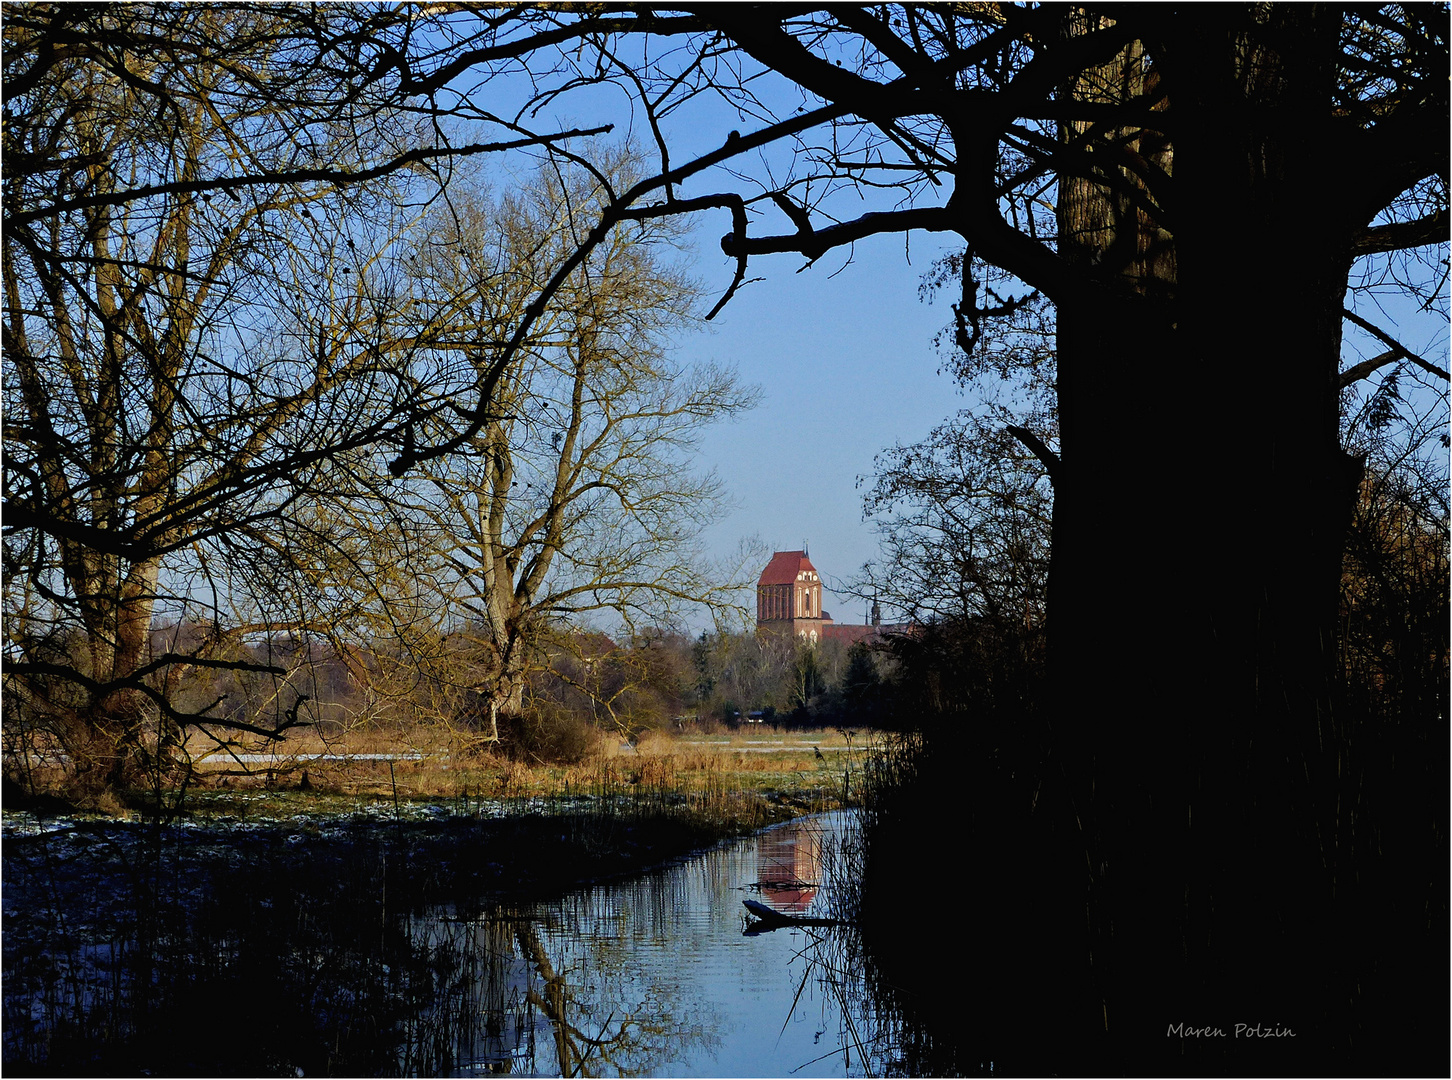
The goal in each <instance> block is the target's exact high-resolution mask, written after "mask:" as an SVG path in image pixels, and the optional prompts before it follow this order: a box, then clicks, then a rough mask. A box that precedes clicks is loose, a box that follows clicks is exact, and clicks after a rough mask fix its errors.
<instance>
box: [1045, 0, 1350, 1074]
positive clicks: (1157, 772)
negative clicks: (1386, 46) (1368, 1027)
mask: <svg viewBox="0 0 1452 1080" xmlns="http://www.w3.org/2000/svg"><path fill="white" fill-rule="evenodd" d="M1286 17H1290V18H1300V19H1301V20H1302V21H1305V22H1307V23H1309V24H1312V25H1309V26H1306V27H1301V28H1300V31H1299V33H1298V34H1297V35H1296V38H1297V39H1298V40H1299V41H1300V42H1301V43H1302V44H1303V46H1305V43H1308V42H1310V43H1318V44H1319V45H1320V46H1321V48H1320V50H1319V52H1318V50H1317V48H1315V47H1305V55H1302V56H1298V57H1296V58H1285V57H1279V56H1275V55H1274V54H1272V53H1270V52H1269V51H1268V50H1265V49H1260V48H1257V47H1255V46H1254V45H1249V44H1247V43H1246V42H1247V40H1248V39H1251V38H1253V37H1254V36H1255V35H1254V34H1246V35H1243V36H1241V35H1234V34H1229V33H1227V32H1225V31H1224V29H1223V28H1222V29H1221V30H1220V32H1219V35H1218V36H1217V34H1216V33H1215V32H1214V28H1213V27H1194V26H1184V27H1183V28H1182V29H1181V31H1180V33H1181V36H1180V37H1179V38H1178V39H1176V40H1171V41H1168V42H1164V43H1161V47H1160V48H1159V49H1157V50H1156V52H1157V55H1158V56H1159V57H1161V58H1162V59H1161V60H1160V62H1159V65H1158V68H1157V74H1158V76H1159V77H1160V78H1162V79H1163V80H1164V89H1165V90H1166V92H1167V94H1168V99H1169V103H1170V108H1171V111H1172V114H1173V117H1174V119H1173V131H1174V136H1175V137H1174V159H1173V163H1172V168H1173V173H1174V206H1173V213H1174V225H1175V228H1174V241H1173V249H1172V250H1166V249H1165V248H1163V247H1161V246H1159V245H1158V244H1157V242H1156V237H1154V236H1152V235H1149V226H1148V225H1147V223H1146V222H1145V220H1144V219H1143V217H1142V216H1141V215H1137V214H1135V213H1133V212H1131V211H1126V208H1125V207H1124V206H1123V205H1122V204H1120V203H1117V202H1116V197H1115V196H1112V195H1110V194H1108V193H1107V191H1106V190H1104V189H1102V188H1099V187H1097V186H1095V185H1094V184H1092V183H1089V182H1087V181H1078V182H1065V183H1064V184H1063V185H1062V186H1061V191H1060V212H1061V230H1062V231H1063V233H1064V236H1063V239H1062V240H1061V252H1062V253H1063V254H1064V255H1065V256H1066V257H1067V258H1069V259H1070V260H1072V261H1074V262H1076V263H1078V264H1079V265H1080V266H1082V267H1083V268H1084V270H1085V273H1086V276H1088V277H1090V278H1092V279H1093V285H1092V287H1091V288H1087V289H1085V290H1084V292H1083V294H1082V295H1080V296H1078V297H1075V298H1072V299H1070V300H1068V301H1066V302H1064V301H1061V302H1060V304H1059V343H1058V344H1059V372H1060V384H1059V407H1060V422H1061V438H1062V465H1061V468H1060V469H1059V474H1058V476H1057V477H1056V487H1055V499H1056V505H1055V519H1054V537H1053V570H1052V579H1051V584H1050V598H1049V599H1050V613H1049V630H1050V640H1051V653H1050V665H1051V676H1052V678H1053V680H1054V685H1055V688H1056V693H1057V695H1058V705H1057V707H1056V708H1055V710H1054V720H1053V722H1054V725H1055V735H1056V740H1057V742H1058V747H1059V749H1060V751H1061V753H1062V760H1063V761H1064V762H1065V766H1066V774H1067V776H1068V778H1069V791H1070V793H1071V796H1072V799H1073V804H1072V812H1074V813H1075V815H1076V818H1077V821H1078V822H1079V823H1080V824H1081V825H1082V828H1083V843H1084V849H1085V853H1086V855H1087V876H1086V877H1083V878H1081V881H1083V888H1084V896H1085V903H1086V905H1087V911H1088V918H1089V925H1090V931H1091V944H1090V948H1091V953H1092V957H1091V963H1092V970H1093V972H1094V978H1095V982H1096V984H1097V987H1098V990H1099V996H1100V1000H1099V1001H1097V1002H1095V1003H1094V1005H1093V1007H1092V1008H1093V1011H1094V1012H1097V1013H1099V1014H1100V1015H1099V1016H1096V1017H1092V1018H1091V1019H1092V1020H1095V1021H1098V1023H1099V1024H1100V1025H1101V1027H1102V1029H1103V1030H1104V1031H1105V1032H1106V1035H1107V1048H1108V1050H1109V1053H1110V1054H1111V1055H1112V1060H1113V1061H1116V1062H1120V1063H1123V1062H1125V1061H1127V1060H1133V1059H1141V1060H1143V1059H1153V1058H1160V1057H1165V1058H1167V1059H1174V1058H1178V1057H1179V1056H1180V1055H1181V1054H1184V1055H1186V1056H1185V1057H1184V1058H1183V1059H1182V1060H1183V1061H1184V1063H1185V1065H1182V1066H1181V1068H1183V1067H1185V1066H1189V1067H1191V1068H1193V1067H1194V1066H1193V1064H1192V1063H1193V1062H1195V1061H1222V1060H1223V1061H1225V1062H1231V1061H1232V1060H1234V1059H1233V1054H1234V1053H1235V1050H1236V1040H1235V1039H1234V1034H1235V1032H1234V1026H1235V1025H1236V1024H1241V1023H1244V1024H1249V1025H1256V1024H1259V1025H1262V1027H1264V1026H1265V1025H1271V1026H1278V1027H1279V1028H1282V1029H1291V1030H1294V1031H1296V1037H1295V1038H1294V1039H1292V1038H1289V1037H1287V1038H1276V1039H1267V1040H1264V1041H1263V1043H1261V1044H1259V1045H1258V1050H1259V1051H1260V1052H1258V1053H1257V1054H1256V1055H1255V1056H1254V1057H1253V1058H1243V1059H1241V1061H1240V1062H1239V1064H1235V1065H1229V1064H1227V1065H1226V1066H1224V1067H1229V1068H1232V1069H1238V1068H1243V1067H1247V1066H1249V1065H1250V1063H1251V1062H1252V1061H1253V1062H1254V1065H1253V1066H1252V1067H1255V1068H1264V1069H1269V1070H1272V1071H1275V1069H1276V1067H1277V1066H1276V1065H1275V1064H1274V1063H1275V1062H1276V1061H1277V1060H1284V1061H1286V1062H1287V1063H1292V1062H1297V1061H1299V1062H1301V1063H1302V1064H1303V1065H1304V1064H1305V1063H1306V1062H1307V1060H1308V1058H1307V1053H1306V1052H1307V1051H1308V1050H1311V1048H1312V1046H1315V1047H1316V1048H1317V1049H1318V1050H1320V1051H1321V1052H1328V1051H1329V1049H1330V1048H1331V1047H1332V1046H1333V1045H1334V1044H1335V1043H1336V1041H1337V1039H1338V1037H1339V1036H1338V1033H1337V1031H1336V1018H1335V1015H1334V1013H1335V1010H1336V1005H1335V1004H1334V1003H1333V1002H1332V1000H1330V998H1329V997H1328V996H1327V995H1326V994H1325V993H1324V991H1325V989H1326V988H1327V987H1328V986H1329V985H1330V984H1329V983H1328V976H1329V975H1330V974H1331V971H1330V968H1331V967H1333V966H1334V954H1333V952H1332V950H1330V949H1328V948H1327V942H1328V941H1329V940H1330V938H1329V937H1328V934H1329V933H1330V931H1331V927H1330V925H1329V922H1330V917H1331V903H1332V897H1333V884H1334V871H1335V862H1334V858H1335V853H1334V852H1333V851H1332V850H1331V849H1330V847H1329V844H1328V839H1329V837H1330V836H1331V835H1332V829H1331V828H1330V826H1331V825H1332V822H1330V821H1329V820H1328V819H1327V815H1328V813H1330V812H1331V810H1332V809H1333V808H1332V807H1331V806H1329V805H1328V801H1329V800H1328V796H1334V772H1330V771H1328V770H1334V753H1333V750H1332V744H1333V742H1334V736H1333V732H1332V731H1331V728H1330V721H1331V716H1330V711H1329V710H1330V703H1331V692H1330V690H1331V684H1330V675H1331V666H1330V662H1331V646H1330V643H1331V636H1332V629H1333V625H1332V619H1333V615H1334V605H1335V598H1336V588H1337V581H1338V573H1339V566H1340V555H1341V548H1342V542H1343V538H1344V532H1345V525H1346V522H1347V520H1348V518H1349V512H1350V509H1351V500H1352V497H1353V492H1354V485H1355V481H1356V477H1357V474H1358V471H1359V470H1358V469H1357V467H1356V466H1355V463H1351V462H1348V461H1347V459H1346V456H1345V455H1344V454H1343V453H1342V451H1341V449H1340V447H1339V444H1338V438H1337V399H1336V393H1337V384H1336V372H1337V360H1338V357H1339V345H1340V326H1341V318H1340V310H1341V306H1342V294H1343V291H1344V288H1345V282H1346V273H1347V269H1348V263H1347V261H1346V259H1345V257H1344V251H1345V247H1344V244H1345V237H1346V235H1347V234H1346V233H1344V232H1341V231H1339V230H1337V229H1334V228H1328V222H1334V221H1335V220H1336V217H1337V215H1336V214H1335V212H1334V208H1333V207H1331V206H1328V205H1324V204H1325V202H1326V199H1325V197H1324V196H1318V194H1317V193H1318V191H1320V190H1321V189H1320V183H1319V178H1320V175H1321V171H1322V170H1323V169H1324V168H1325V167H1326V166H1327V165H1328V164H1329V162H1328V161H1326V160H1325V159H1324V158H1323V147H1326V146H1329V145H1330V141H1329V139H1326V138H1324V137H1323V136H1324V132H1323V131H1322V130H1321V125H1323V124H1324V123H1325V120H1324V113H1325V112H1326V109H1325V101H1326V100H1329V83H1328V80H1329V79H1330V77H1331V74H1332V68H1331V66H1330V61H1331V60H1333V59H1334V57H1335V50H1336V38H1335V31H1336V25H1337V22H1336V19H1335V17H1334V16H1333V17H1331V18H1329V19H1326V18H1324V17H1322V16H1320V15H1318V14H1317V13H1316V12H1315V11H1314V10H1313V9H1300V11H1299V14H1298V13H1296V12H1293V13H1291V14H1290V15H1288V16H1286ZM1317 20H1320V25H1317ZM1206 21H1207V22H1214V21H1216V20H1215V19H1209V20H1206ZM1219 21H1221V22H1223V19H1221V20H1219ZM1318 35H1319V36H1318ZM1328 35H1329V36H1328ZM1318 56H1319V57H1321V58H1324V60H1325V61H1326V62H1325V64H1318V62H1317V59H1318ZM1129 59H1130V60H1131V61H1132V60H1133V59H1134V58H1133V57H1130V58H1129ZM1252 118H1258V119H1259V120H1260V121H1264V122H1263V123H1261V124H1260V126H1257V124H1256V123H1254V122H1252ZM1267 118H1269V120H1267ZM1318 200H1319V202H1320V203H1321V205H1315V206H1310V205H1307V203H1308V202H1317V201H1318ZM1338 237H1339V238H1340V241H1341V245H1342V246H1340V247H1338V246H1337V244H1338ZM1117 253H1123V254H1117ZM1339 989H1344V988H1339ZM1179 1023H1184V1024H1185V1025H1187V1026H1190V1027H1196V1028H1199V1027H1204V1026H1206V1025H1209V1026H1213V1027H1217V1028H1220V1029H1223V1030H1224V1031H1225V1032H1226V1034H1227V1039H1225V1040H1220V1039H1190V1040H1181V1039H1178V1038H1172V1037H1167V1031H1168V1029H1169V1028H1170V1026H1172V1025H1175V1024H1179ZM1241 1045H1242V1046H1243V1045H1244V1044H1243V1043H1242V1044H1241ZM1292 1047H1293V1048H1294V1049H1291V1048H1292ZM1282 1055H1284V1056H1283V1057H1282ZM1167 1067H1168V1066H1167ZM1210 1067H1214V1066H1210Z"/></svg>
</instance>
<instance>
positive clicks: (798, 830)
mask: <svg viewBox="0 0 1452 1080" xmlns="http://www.w3.org/2000/svg"><path fill="white" fill-rule="evenodd" d="M824 842H825V834H824V833H823V831H822V829H821V828H820V827H819V826H816V825H815V823H808V822H796V821H794V822H788V823H787V824H786V825H784V826H781V827H780V828H776V829H769V830H767V831H766V832H765V833H762V834H761V836H760V837H759V838H758V839H757V845H756V867H757V874H758V877H757V885H758V887H759V888H760V890H761V896H762V899H763V900H764V901H765V902H766V903H767V904H769V905H770V906H771V907H773V908H775V909H776V910H777V911H781V912H785V913H786V914H789V915H804V914H806V912H807V909H808V908H809V907H810V906H811V903H812V899H813V897H815V896H816V895H817V887H818V883H819V879H820V878H821V875H822V845H823V843H824Z"/></svg>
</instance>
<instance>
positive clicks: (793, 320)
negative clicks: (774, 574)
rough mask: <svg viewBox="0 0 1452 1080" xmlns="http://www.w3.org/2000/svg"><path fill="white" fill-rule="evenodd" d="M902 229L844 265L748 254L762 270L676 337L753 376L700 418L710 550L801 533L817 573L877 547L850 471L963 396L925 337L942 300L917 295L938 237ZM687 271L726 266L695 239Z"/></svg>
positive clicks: (850, 605)
mask: <svg viewBox="0 0 1452 1080" xmlns="http://www.w3.org/2000/svg"><path fill="white" fill-rule="evenodd" d="M698 231H699V232H700V233H702V236H703V240H704V239H705V237H706V236H708V235H711V234H713V233H714V234H715V235H719V233H720V232H722V231H724V222H723V221H720V220H710V219H706V220H704V221H703V222H702V224H701V225H700V227H699V228H698ZM910 240H911V248H910V252H909V251H907V250H905V248H904V242H903V238H902V237H900V236H898V237H881V238H877V239H875V240H873V241H870V242H867V243H863V244H859V245H858V246H857V250H856V252H855V257H854V259H853V261H852V262H851V264H849V265H847V266H846V267H845V268H844V267H843V263H844V262H845V261H846V258H847V254H846V252H838V253H835V254H829V255H828V256H826V257H824V258H823V259H822V260H821V262H819V263H818V264H817V265H816V266H814V267H812V268H810V269H808V270H805V271H803V272H802V273H797V272H796V270H797V269H798V268H799V267H800V266H801V265H802V263H803V260H802V259H801V257H799V256H791V255H778V256H771V257H761V258H755V259H753V260H752V261H751V273H750V275H749V276H750V277H753V278H755V277H760V278H763V279H764V280H761V281H757V282H754V283H753V284H751V285H749V286H746V287H744V288H743V289H742V291H741V292H740V293H738V294H737V295H736V296H735V297H734V298H733V299H732V300H731V302H730V303H729V304H728V305H727V306H726V307H725V309H724V310H723V311H722V312H721V313H720V314H719V315H717V317H716V319H715V322H714V323H713V324H712V325H713V328H714V329H713V331H712V332H709V333H706V334H702V335H697V336H694V337H691V338H689V339H686V340H684V341H683V342H682V343H681V348H680V351H679V354H678V355H679V356H680V357H681V358H682V359H685V360H716V361H719V362H721V363H723V364H729V365H731V366H733V367H735V368H736V370H737V371H738V372H739V373H740V375H741V377H742V378H743V380H744V381H747V382H751V383H755V384H757V385H759V386H761V387H762V389H763V397H762V402H761V404H760V405H759V406H758V407H757V408H756V409H755V410H754V411H753V412H751V413H750V414H748V415H747V416H746V417H745V418H743V419H742V420H740V421H738V422H736V423H731V424H723V425H718V426H716V427H713V428H711V429H710V430H709V431H708V432H707V434H706V436H705V438H704V440H703V442H702V454H701V462H702V464H703V465H705V466H709V467H714V468H715V469H716V470H717V471H718V472H719V473H720V474H721V476H722V477H723V479H725V481H726V483H727V486H728V488H729V491H730V493H731V495H732V497H733V498H734V500H735V502H736V503H737V509H736V510H735V511H734V512H733V513H732V514H731V515H730V516H729V517H727V518H726V519H724V520H723V521H721V522H720V523H719V524H717V525H716V526H715V527H713V528H712V529H710V530H709V531H708V532H707V533H706V536H705V540H706V543H707V545H708V547H709V549H710V550H711V551H712V552H714V553H716V554H718V555H722V556H725V555H727V554H729V553H730V552H731V551H733V550H734V549H735V548H736V546H737V544H738V543H739V542H740V541H741V540H742V539H743V538H749V537H752V536H755V537H757V538H759V539H760V540H761V541H762V542H763V543H764V544H765V545H766V546H767V549H768V550H769V551H770V550H791V549H795V548H799V547H801V546H802V542H803V540H805V541H807V543H808V544H809V545H810V551H811V558H812V563H813V564H814V565H815V566H816V567H817V570H818V571H819V572H820V573H821V574H823V575H824V577H825V578H826V579H827V580H828V582H829V583H831V582H834V581H836V580H845V579H848V578H851V577H852V576H853V575H854V574H856V573H857V571H858V570H859V569H860V568H861V566H862V564H863V563H864V562H866V561H867V560H868V559H870V558H872V557H873V556H874V555H875V554H876V552H877V540H876V533H875V531H874V530H873V527H872V525H871V523H869V522H864V521H863V520H862V499H861V493H860V492H859V491H858V489H857V479H858V477H861V476H868V475H870V474H871V472H872V468H873V457H874V456H875V455H876V454H877V453H878V452H879V451H880V450H882V449H883V448H885V447H887V446H890V445H892V444H893V443H895V442H914V441H916V440H918V439H921V438H923V437H924V436H926V435H927V434H928V432H929V430H930V429H931V428H932V427H933V426H934V425H935V424H937V423H938V422H939V421H941V420H942V419H943V418H944V417H946V416H948V415H949V414H950V413H952V412H955V411H956V410H958V409H960V408H962V407H964V406H965V405H966V404H967V402H966V400H965V399H964V398H963V397H962V396H961V395H960V394H959V393H958V391H957V385H956V383H955V382H954V380H953V379H952V378H951V377H950V376H948V375H946V374H944V375H939V374H938V373H937V372H938V367H939V357H938V353H937V350H936V349H935V347H934V345H933V337H934V335H935V334H936V333H937V332H938V330H939V329H940V328H941V327H942V326H943V325H944V324H945V323H946V322H947V321H948V319H949V318H950V312H949V309H948V306H947V302H946V301H939V302H937V303H935V304H932V305H929V304H927V303H924V302H922V301H920V300H919V299H918V284H919V281H920V280H921V278H922V275H923V274H924V273H925V272H926V271H927V269H928V267H929V265H930V264H931V262H932V260H933V259H934V258H936V257H937V256H938V255H939V254H940V253H942V252H944V251H947V250H951V248H952V246H953V245H952V243H951V238H948V237H939V236H930V235H926V234H923V233H915V234H913V235H912V237H911V238H910ZM712 246H713V247H714V243H713V244H712ZM909 254H910V255H911V262H909ZM839 270H840V272H837V273H836V274H835V276H832V275H833V274H834V272H836V271H839ZM698 272H699V274H700V276H701V277H702V278H703V280H705V281H706V282H708V283H709V284H710V285H713V286H716V287H717V288H718V289H719V288H724V287H725V285H726V284H727V283H728V282H729V281H730V274H731V266H730V265H728V264H727V262H726V260H725V259H724V258H723V257H719V256H718V257H716V258H713V257H712V253H711V249H710V248H707V247H706V246H705V244H704V243H703V244H701V245H700V255H699V259H698ZM714 299H715V298H714V296H713V297H710V298H709V299H708V303H714ZM824 602H825V603H826V606H827V610H828V611H830V612H831V613H832V616H833V618H835V619H836V620H837V621H838V622H862V621H863V617H864V612H863V611H862V610H861V608H862V605H861V604H860V602H858V601H856V600H849V599H847V598H846V597H844V596H842V595H840V594H837V593H832V592H831V590H829V597H828V598H824Z"/></svg>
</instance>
